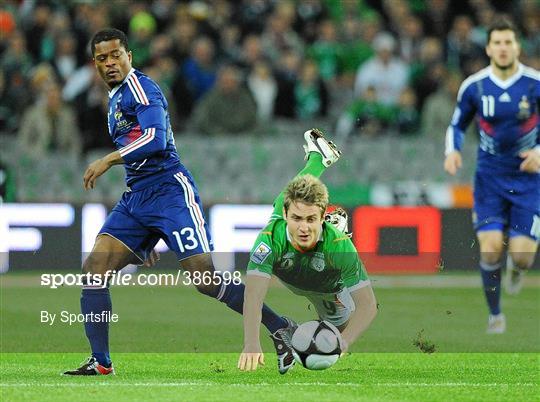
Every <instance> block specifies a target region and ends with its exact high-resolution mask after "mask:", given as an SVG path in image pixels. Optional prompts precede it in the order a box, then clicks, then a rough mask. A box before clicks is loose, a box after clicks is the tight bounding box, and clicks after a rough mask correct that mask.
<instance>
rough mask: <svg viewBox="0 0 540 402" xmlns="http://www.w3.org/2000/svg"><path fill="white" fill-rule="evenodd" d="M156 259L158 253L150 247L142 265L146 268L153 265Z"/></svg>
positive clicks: (157, 259) (157, 258)
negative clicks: (150, 249)
mask: <svg viewBox="0 0 540 402" xmlns="http://www.w3.org/2000/svg"><path fill="white" fill-rule="evenodd" d="M158 261H159V253H158V252H157V251H156V250H155V249H152V251H150V254H149V255H148V257H147V258H146V261H144V264H143V265H144V266H145V267H147V268H152V267H153V266H154V265H156V263H157V262H158Z"/></svg>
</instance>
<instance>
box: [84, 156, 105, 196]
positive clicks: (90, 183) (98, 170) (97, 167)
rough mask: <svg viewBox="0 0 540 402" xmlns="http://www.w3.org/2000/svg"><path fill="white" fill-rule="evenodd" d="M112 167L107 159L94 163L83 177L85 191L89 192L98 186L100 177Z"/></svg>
mask: <svg viewBox="0 0 540 402" xmlns="http://www.w3.org/2000/svg"><path fill="white" fill-rule="evenodd" d="M110 167H111V165H110V164H109V162H107V161H106V160H105V158H102V159H98V160H97V161H94V162H92V163H91V164H90V165H88V167H87V168H86V172H84V176H83V185H84V189H85V190H89V189H91V188H94V187H95V186H96V180H97V178H98V177H99V176H101V175H102V174H103V173H105V172H106V171H107V170H109V168H110Z"/></svg>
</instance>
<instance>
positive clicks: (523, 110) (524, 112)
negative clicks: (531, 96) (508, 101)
mask: <svg viewBox="0 0 540 402" xmlns="http://www.w3.org/2000/svg"><path fill="white" fill-rule="evenodd" d="M518 106H519V112H518V114H517V118H518V119H520V120H526V119H528V118H529V117H531V104H530V103H529V101H528V99H527V97H526V96H525V95H523V96H522V97H521V100H520V101H519V104H518Z"/></svg>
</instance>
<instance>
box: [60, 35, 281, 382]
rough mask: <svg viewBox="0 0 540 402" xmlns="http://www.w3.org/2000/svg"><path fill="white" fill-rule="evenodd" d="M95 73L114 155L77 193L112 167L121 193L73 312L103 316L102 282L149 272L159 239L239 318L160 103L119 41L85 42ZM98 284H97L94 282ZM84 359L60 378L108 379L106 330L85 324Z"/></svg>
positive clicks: (277, 325) (277, 326)
mask: <svg viewBox="0 0 540 402" xmlns="http://www.w3.org/2000/svg"><path fill="white" fill-rule="evenodd" d="M91 49H92V55H93V59H94V63H95V66H96V69H97V71H98V73H99V75H100V76H101V78H102V79H103V81H104V82H105V84H106V85H107V87H108V89H109V113H108V126H109V134H110V136H111V138H112V140H113V142H114V145H115V147H116V149H117V150H116V151H114V152H111V153H110V154H108V155H106V156H104V157H103V158H101V159H98V160H96V161H95V162H92V163H91V164H90V165H89V166H88V168H87V170H86V172H85V173H84V178H83V184H84V188H85V189H87V190H88V189H93V188H94V186H95V185H96V180H97V179H98V178H99V177H100V176H101V175H102V174H104V173H105V172H106V171H107V170H108V169H109V168H111V167H112V166H114V165H119V164H123V165H124V167H125V170H126V184H127V186H128V189H127V191H126V192H124V194H123V195H122V198H121V199H120V201H119V202H118V203H117V204H116V206H115V207H114V208H113V210H112V211H111V213H110V214H109V216H108V217H107V219H106V221H105V223H104V225H103V227H102V228H101V230H100V232H99V234H98V236H97V238H96V242H95V244H94V247H93V249H92V252H91V253H90V255H89V256H88V257H87V259H86V260H85V262H84V264H83V273H90V274H92V276H94V275H96V276H97V275H101V277H98V278H97V283H96V282H94V281H86V283H84V284H83V290H82V296H81V312H82V313H83V314H85V316H90V317H91V316H92V315H95V316H100V315H101V314H103V313H104V314H105V315H107V314H110V311H111V298H110V294H109V289H108V287H107V286H103V283H102V280H103V276H105V274H106V273H107V272H109V271H111V270H115V271H118V270H120V269H122V268H123V267H125V266H126V265H128V264H131V263H137V262H138V263H145V264H146V265H153V264H154V263H155V261H156V259H157V257H158V256H157V253H155V252H154V246H155V245H156V243H157V242H158V240H159V239H163V240H164V241H165V243H166V244H167V246H168V247H169V248H170V249H171V250H173V251H174V252H175V253H176V255H177V257H178V260H179V261H180V267H181V268H182V269H183V270H185V271H189V272H190V273H191V274H193V273H199V274H200V275H203V274H210V275H208V276H209V277H210V278H212V280H210V281H200V282H201V283H200V284H199V285H197V284H196V283H195V285H196V286H197V289H198V290H199V291H200V292H201V293H203V294H205V295H208V296H210V297H213V298H216V299H217V300H219V301H221V302H223V303H225V304H226V305H227V306H228V307H229V308H231V309H232V310H234V311H237V312H238V313H240V314H241V313H242V310H243V301H244V285H243V284H242V283H235V282H234V281H228V282H227V281H225V279H224V278H223V280H215V279H216V275H214V266H213V264H212V258H211V255H210V252H211V251H212V249H213V246H212V240H211V237H210V234H209V232H208V225H207V223H206V220H205V218H204V215H203V208H202V205H201V201H200V199H199V195H198V192H197V188H196V186H195V183H194V182H193V178H192V176H191V174H190V172H189V171H188V170H187V169H186V168H185V167H184V166H183V165H182V164H181V162H180V158H179V156H178V153H177V151H176V146H175V143H174V137H173V132H172V130H171V125H170V121H169V114H168V111H167V107H168V105H167V100H166V99H165V97H164V95H163V93H162V91H161V89H160V88H159V86H158V85H157V84H156V83H155V82H154V81H152V80H151V79H150V78H149V77H147V76H146V75H144V74H143V73H141V72H140V71H138V70H136V69H134V68H132V66H131V60H132V55H131V52H130V50H129V46H128V42H127V38H126V35H125V34H124V33H123V32H122V31H119V30H117V29H110V28H109V29H104V30H102V31H99V32H98V33H96V34H95V35H94V37H93V38H92V42H91ZM100 279H101V280H100ZM262 315H263V324H264V325H265V326H266V327H267V328H268V329H269V331H270V332H271V333H273V334H277V335H276V339H275V340H274V344H275V346H276V348H278V346H280V345H279V344H280V343H281V340H280V339H277V338H279V336H278V335H279V333H280V332H279V331H280V330H282V329H283V328H287V327H288V326H289V325H290V322H289V321H288V319H286V318H284V317H280V316H278V315H277V314H275V313H274V312H273V311H272V310H270V309H269V308H268V307H267V306H263V309H262ZM85 332H86V336H87V338H88V340H89V342H90V346H91V349H92V356H90V357H89V358H88V359H87V361H85V362H84V363H83V364H82V365H81V366H80V367H79V368H77V369H75V370H70V371H66V372H65V373H64V374H65V375H106V374H112V373H114V369H113V366H112V362H111V358H110V355H109V339H108V338H109V323H108V322H92V321H86V322H85Z"/></svg>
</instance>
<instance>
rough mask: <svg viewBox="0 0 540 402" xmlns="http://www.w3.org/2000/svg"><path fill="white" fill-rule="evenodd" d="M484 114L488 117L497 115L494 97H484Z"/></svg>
mask: <svg viewBox="0 0 540 402" xmlns="http://www.w3.org/2000/svg"><path fill="white" fill-rule="evenodd" d="M482 114H483V115H484V116H486V117H488V116H493V115H495V98H494V97H493V96H492V95H482Z"/></svg>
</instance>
